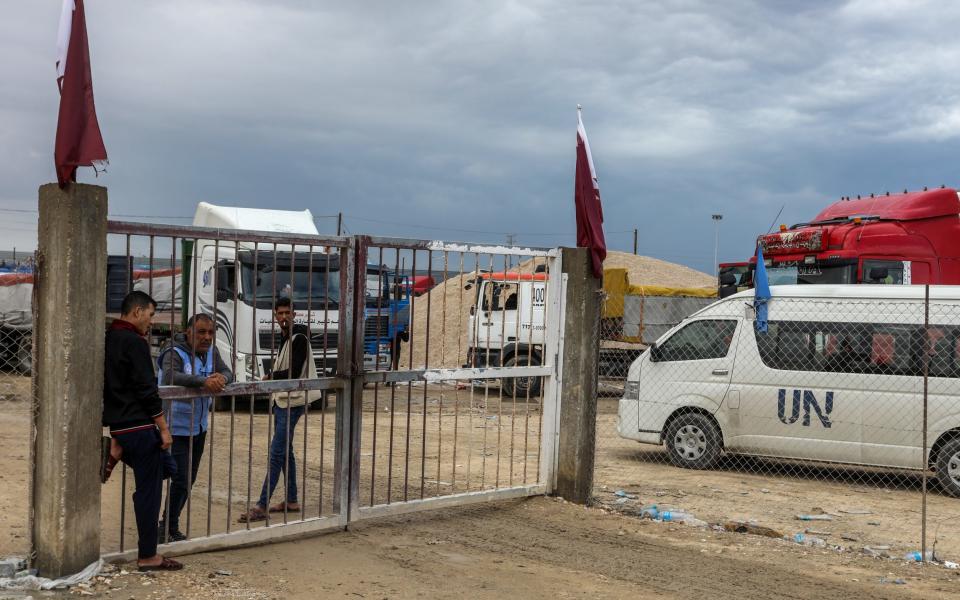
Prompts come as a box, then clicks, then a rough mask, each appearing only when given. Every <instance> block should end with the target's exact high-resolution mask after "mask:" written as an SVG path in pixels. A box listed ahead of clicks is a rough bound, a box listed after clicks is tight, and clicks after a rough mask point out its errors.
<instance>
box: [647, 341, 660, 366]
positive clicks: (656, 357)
mask: <svg viewBox="0 0 960 600" xmlns="http://www.w3.org/2000/svg"><path fill="white" fill-rule="evenodd" d="M650 360H652V361H653V362H660V361H662V360H663V348H661V347H660V346H658V345H657V343H656V342H654V343H652V344H650Z"/></svg>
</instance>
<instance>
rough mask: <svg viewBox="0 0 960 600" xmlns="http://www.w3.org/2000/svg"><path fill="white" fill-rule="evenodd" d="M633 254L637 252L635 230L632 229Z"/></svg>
mask: <svg viewBox="0 0 960 600" xmlns="http://www.w3.org/2000/svg"><path fill="white" fill-rule="evenodd" d="M633 254H634V255H636V254H637V230H636V229H634V230H633Z"/></svg>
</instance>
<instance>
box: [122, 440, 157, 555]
mask: <svg viewBox="0 0 960 600" xmlns="http://www.w3.org/2000/svg"><path fill="white" fill-rule="evenodd" d="M116 440H117V442H118V443H119V444H120V447H121V448H122V449H123V456H122V457H121V460H122V461H123V462H124V463H126V464H127V466H129V467H130V468H131V469H133V477H134V481H135V484H134V485H135V490H134V492H133V512H134V513H135V514H136V517H137V558H150V557H152V556H155V555H156V554H157V515H158V514H159V513H160V499H161V497H162V493H163V454H164V453H163V450H161V449H160V432H159V431H157V429H156V427H150V428H148V429H141V430H139V431H130V432H128V433H121V434H118V435H116Z"/></svg>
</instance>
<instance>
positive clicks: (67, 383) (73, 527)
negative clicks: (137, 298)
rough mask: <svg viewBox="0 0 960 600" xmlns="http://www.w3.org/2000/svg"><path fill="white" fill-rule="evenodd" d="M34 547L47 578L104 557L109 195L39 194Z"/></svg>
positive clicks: (77, 187) (76, 187) (74, 189)
mask: <svg viewBox="0 0 960 600" xmlns="http://www.w3.org/2000/svg"><path fill="white" fill-rule="evenodd" d="M38 229H39V230H38V234H39V239H38V246H37V265H36V268H37V271H36V280H35V284H34V285H35V298H36V300H35V306H34V312H35V317H36V319H35V322H34V340H35V342H34V356H35V357H36V361H35V363H34V383H33V385H34V396H35V399H34V402H35V405H34V422H33V427H34V438H33V444H34V446H33V449H32V455H33V458H34V462H33V472H32V485H31V499H30V502H31V531H30V534H31V543H32V547H33V551H34V553H35V558H34V563H33V564H34V566H35V567H36V568H37V569H38V570H39V571H40V574H41V575H43V576H45V577H60V576H63V575H69V574H72V573H76V572H77V571H80V570H81V569H83V568H84V567H86V566H87V565H89V564H90V563H92V562H94V561H96V560H97V558H98V557H99V556H100V477H99V475H98V471H99V466H100V432H101V425H100V423H101V420H100V419H101V414H102V412H103V340H104V315H105V314H106V295H105V294H104V290H105V289H106V276H107V267H106V260H107V189H106V188H104V187H100V186H95V185H83V184H76V183H74V184H70V185H69V186H68V187H67V189H65V190H61V189H60V188H59V187H58V186H57V185H56V184H52V183H51V184H47V185H44V186H41V187H40V222H39V228H38Z"/></svg>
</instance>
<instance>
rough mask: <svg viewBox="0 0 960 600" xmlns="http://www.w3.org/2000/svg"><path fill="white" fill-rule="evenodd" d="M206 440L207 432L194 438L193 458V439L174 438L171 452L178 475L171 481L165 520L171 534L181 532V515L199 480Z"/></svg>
mask: <svg viewBox="0 0 960 600" xmlns="http://www.w3.org/2000/svg"><path fill="white" fill-rule="evenodd" d="M206 439H207V432H206V431H201V432H200V433H199V434H198V435H195V436H193V438H192V445H193V455H192V456H191V455H190V446H191V437H190V436H188V435H175V436H173V446H172V447H171V452H172V454H173V459H174V460H175V461H176V463H177V474H176V475H174V476H173V478H172V479H171V480H170V505H169V509H170V515H169V517H168V518H165V519H164V522H165V527H168V528H169V529H170V531H171V532H173V531H180V513H181V512H182V511H183V507H184V506H185V505H186V504H187V498H188V497H189V496H190V488H191V487H193V483H194V482H195V481H196V480H197V473H198V472H200V459H202V458H203V447H204V443H205V442H206ZM191 460H192V464H191ZM188 474H189V475H188ZM187 477H189V479H187Z"/></svg>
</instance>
